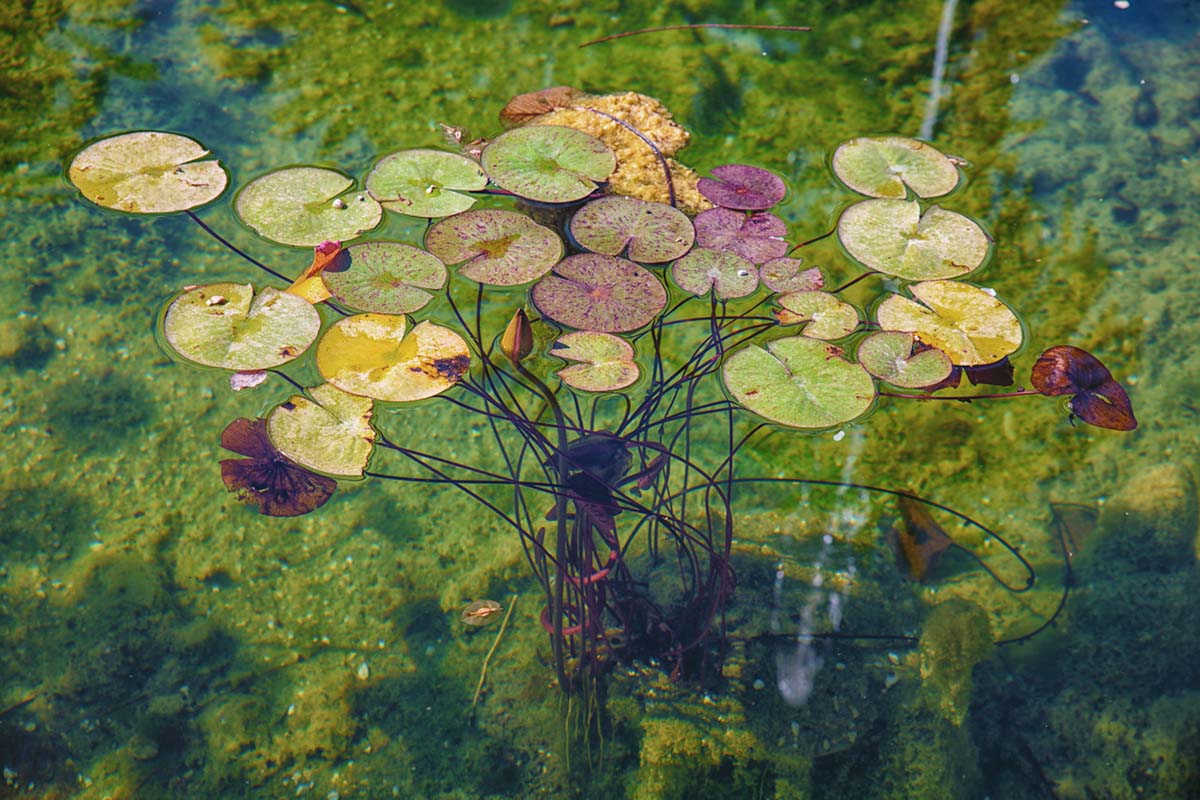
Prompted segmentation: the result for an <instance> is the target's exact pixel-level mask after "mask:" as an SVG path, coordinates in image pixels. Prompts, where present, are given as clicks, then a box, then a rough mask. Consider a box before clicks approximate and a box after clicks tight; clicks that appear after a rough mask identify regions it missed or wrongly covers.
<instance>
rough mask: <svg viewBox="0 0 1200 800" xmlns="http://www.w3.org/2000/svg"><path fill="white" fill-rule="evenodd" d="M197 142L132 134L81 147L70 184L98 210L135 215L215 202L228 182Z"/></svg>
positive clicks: (70, 173) (146, 133)
mask: <svg viewBox="0 0 1200 800" xmlns="http://www.w3.org/2000/svg"><path fill="white" fill-rule="evenodd" d="M207 155H208V150H205V149H204V146H203V145H202V144H200V143H199V142H197V141H195V140H193V139H189V138H187V137H186V136H180V135H179V134H176V133H164V132H162V131H135V132H133V133H123V134H121V135H119V136H109V137H108V138H106V139H101V140H100V141H98V142H93V143H92V144H90V145H88V146H87V147H85V148H84V149H83V150H81V151H80V152H79V154H78V155H76V156H75V158H74V159H72V161H71V166H70V167H69V168H68V170H67V176H68V177H69V178H70V180H71V183H73V184H75V187H76V188H77V189H79V191H80V192H81V193H82V194H83V196H84V197H86V198H87V199H88V200H91V201H92V202H93V203H95V204H96V205H98V206H103V207H104V208H114V209H116V210H118V211H130V212H133V213H136V214H166V213H169V212H172V211H186V210H188V209H190V208H197V207H199V206H202V205H204V204H205V203H208V202H211V201H212V200H215V199H217V198H218V197H220V195H221V192H223V191H225V187H226V186H227V185H228V184H229V176H228V175H227V174H226V173H225V169H224V168H223V167H222V166H221V165H220V163H219V162H218V161H217V160H216V159H215V158H213V159H206V160H201V159H204V157H205V156H207Z"/></svg>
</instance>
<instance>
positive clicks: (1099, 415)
mask: <svg viewBox="0 0 1200 800" xmlns="http://www.w3.org/2000/svg"><path fill="white" fill-rule="evenodd" d="M1030 383H1032V384H1033V388H1034V389H1037V390H1038V391H1039V392H1041V393H1042V394H1044V395H1046V396H1048V397H1056V396H1058V395H1064V394H1069V395H1074V397H1072V398H1071V402H1070V407H1071V413H1072V414H1074V415H1075V416H1077V417H1079V418H1080V419H1081V420H1083V421H1084V422H1086V423H1088V424H1089V425H1095V426H1096V427H1099V428H1108V429H1109V430H1114V431H1131V430H1133V429H1134V428H1136V427H1137V420H1136V419H1135V418H1134V416H1133V405H1132V404H1131V403H1130V402H1129V395H1127V394H1125V389H1124V388H1122V387H1121V384H1119V383H1117V381H1116V380H1114V379H1113V376H1112V373H1111V372H1109V371H1108V367H1106V366H1104V364H1102V363H1100V359H1098V358H1096V357H1095V356H1094V355H1092V354H1091V353H1089V352H1087V351H1086V350H1081V349H1080V348H1078V347H1072V346H1071V345H1057V346H1055V347H1051V348H1050V349H1049V350H1047V351H1046V352H1044V353H1042V355H1041V357H1040V358H1039V359H1038V360H1037V363H1036V364H1034V365H1033V374H1032V375H1030Z"/></svg>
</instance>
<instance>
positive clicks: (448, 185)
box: [367, 150, 487, 217]
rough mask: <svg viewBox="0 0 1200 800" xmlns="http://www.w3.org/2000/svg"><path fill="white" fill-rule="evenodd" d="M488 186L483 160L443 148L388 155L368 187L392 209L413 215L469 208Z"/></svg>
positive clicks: (440, 214) (436, 214)
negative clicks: (449, 151) (481, 162)
mask: <svg viewBox="0 0 1200 800" xmlns="http://www.w3.org/2000/svg"><path fill="white" fill-rule="evenodd" d="M486 186H487V176H486V175H484V174H483V169H482V168H480V166H479V163H478V162H476V161H474V160H473V159H470V158H467V157H466V156H460V155H458V154H457V153H446V152H443V151H441V150H401V151H400V152H398V153H392V154H390V155H386V156H384V157H383V158H381V159H379V161H378V162H377V163H376V164H375V168H374V169H372V170H371V173H370V174H369V175H367V191H368V192H370V194H371V197H374V198H375V199H376V200H378V201H379V203H380V204H381V205H382V206H383V207H384V208H386V209H387V210H388V211H395V212H396V213H398V214H408V215H409V216H413V217H448V216H450V215H451V214H457V213H459V212H460V211H466V210H467V209H468V208H470V207H471V206H473V205H474V204H475V198H474V197H472V196H471V195H469V194H463V192H477V191H479V190H480V189H483V188H484V187H486Z"/></svg>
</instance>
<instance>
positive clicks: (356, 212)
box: [233, 167, 383, 247]
mask: <svg viewBox="0 0 1200 800" xmlns="http://www.w3.org/2000/svg"><path fill="white" fill-rule="evenodd" d="M353 186H354V180H353V179H351V178H348V177H346V176H345V175H343V174H342V173H340V172H337V171H336V170H332V169H321V168H320V167H288V168H287V169H281V170H276V171H275V172H270V173H267V174H266V175H263V176H261V177H258V178H255V179H254V180H252V181H250V183H248V184H246V185H245V186H244V187H242V190H241V191H240V192H238V195H237V198H236V199H235V200H234V202H233V207H234V210H235V211H236V212H237V215H238V217H239V218H240V219H241V220H242V222H244V223H246V224H247V225H249V226H250V227H251V228H253V229H254V230H255V231H256V232H257V233H258V234H259V235H260V236H262V237H263V238H264V239H270V240H271V241H272V242H279V243H280V244H290V245H292V246H294V247H316V246H317V245H319V244H320V243H321V242H325V241H334V242H345V241H348V240H350V239H353V238H355V237H356V236H358V235H359V234H361V233H363V232H364V231H369V230H371V229H372V228H374V227H375V226H376V225H378V224H379V221H380V220H381V219H383V208H382V207H381V206H380V205H379V203H378V202H376V200H375V198H373V197H371V196H370V195H369V194H367V193H366V192H360V191H350V189H351V188H352V187H353Z"/></svg>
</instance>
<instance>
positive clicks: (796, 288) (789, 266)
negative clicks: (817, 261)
mask: <svg viewBox="0 0 1200 800" xmlns="http://www.w3.org/2000/svg"><path fill="white" fill-rule="evenodd" d="M803 267H804V259H803V258H786V257H785V258H772V259H771V260H770V261H768V262H767V263H765V264H763V265H762V266H761V267H759V268H758V278H759V280H761V281H762V283H763V286H766V287H767V288H768V289H770V290H771V291H773V292H815V291H818V290H820V289H823V288H825V276H824V275H822V274H821V269H820V267H809V268H808V269H804V268H803Z"/></svg>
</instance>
